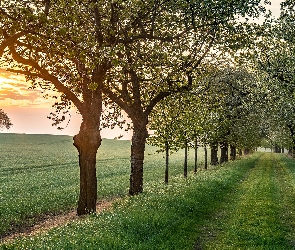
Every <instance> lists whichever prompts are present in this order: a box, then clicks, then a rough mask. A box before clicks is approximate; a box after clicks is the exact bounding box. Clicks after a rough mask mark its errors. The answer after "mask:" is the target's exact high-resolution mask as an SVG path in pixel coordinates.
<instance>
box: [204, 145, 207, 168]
mask: <svg viewBox="0 0 295 250" xmlns="http://www.w3.org/2000/svg"><path fill="white" fill-rule="evenodd" d="M204 151H205V166H204V168H205V169H206V170H207V169H208V152H207V147H204Z"/></svg>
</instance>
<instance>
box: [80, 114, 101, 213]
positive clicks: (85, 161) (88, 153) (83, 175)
mask: <svg viewBox="0 0 295 250" xmlns="http://www.w3.org/2000/svg"><path fill="white" fill-rule="evenodd" d="M98 124H99V123H98ZM98 124H97V122H93V119H91V118H89V119H85V118H84V119H83V122H82V124H81V127H80V131H79V133H78V134H77V135H75V136H74V146H75V147H76V148H77V150H78V152H79V166H80V195H79V201H78V208H77V214H78V215H84V214H89V213H94V212H96V201H97V179H96V153H97V150H98V148H99V146H100V144H101V136H100V130H99V125H98Z"/></svg>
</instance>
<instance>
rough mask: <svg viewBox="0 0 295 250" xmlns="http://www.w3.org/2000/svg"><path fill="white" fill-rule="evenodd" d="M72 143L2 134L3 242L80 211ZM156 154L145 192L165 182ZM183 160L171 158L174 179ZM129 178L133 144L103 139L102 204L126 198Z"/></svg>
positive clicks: (150, 157)
mask: <svg viewBox="0 0 295 250" xmlns="http://www.w3.org/2000/svg"><path fill="white" fill-rule="evenodd" d="M72 143H73V140H72V137H70V136H52V135H22V134H0V148H1V155H0V237H1V235H2V236H3V235H5V233H7V232H8V231H9V230H11V229H12V230H13V229H18V228H20V227H21V226H22V225H24V224H29V225H30V224H33V223H34V221H35V219H36V217H38V216H40V215H41V216H42V214H56V213H61V212H65V211H68V210H71V209H73V208H75V207H76V203H77V200H78V192H79V167H78V154H77V151H76V149H75V148H74V146H73V144H72ZM155 151H156V149H155V148H154V147H151V146H147V149H146V159H145V166H144V187H145V186H146V185H148V183H149V182H153V181H155V182H159V183H162V182H163V181H164V167H165V166H164V165H165V159H164V158H163V154H157V153H155ZM201 154H202V151H200V155H201ZM182 155H183V152H178V153H175V154H173V155H172V156H171V164H170V175H171V176H176V175H181V174H182V171H183V170H182V164H183V156H182ZM192 155H193V154H192ZM201 160H202V159H201ZM201 160H200V161H201ZM202 161H203V162H204V160H202ZM189 166H190V170H192V169H193V157H192V156H191V157H190V159H189ZM129 175H130V141H118V140H107V139H104V140H103V141H102V146H101V147H100V148H99V150H98V156H97V177H98V198H99V199H103V198H112V197H114V196H124V195H126V194H127V193H128V188H129Z"/></svg>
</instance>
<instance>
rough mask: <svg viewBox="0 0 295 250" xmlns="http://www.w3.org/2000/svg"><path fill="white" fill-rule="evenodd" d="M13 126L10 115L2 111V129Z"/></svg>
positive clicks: (0, 125) (0, 115) (0, 110)
mask: <svg viewBox="0 0 295 250" xmlns="http://www.w3.org/2000/svg"><path fill="white" fill-rule="evenodd" d="M11 126H12V123H11V121H10V118H9V117H8V115H7V114H6V113H5V112H4V110H3V109H0V129H1V130H2V129H4V128H6V129H9V128H10V127H11Z"/></svg>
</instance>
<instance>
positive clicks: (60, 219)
mask: <svg viewBox="0 0 295 250" xmlns="http://www.w3.org/2000/svg"><path fill="white" fill-rule="evenodd" d="M116 200H117V199H114V200H101V201H99V202H98V203H97V205H96V212H97V213H101V212H102V211H103V210H106V209H109V208H110V207H111V206H112V204H113V202H114V201H116ZM83 218H85V216H81V217H78V216H77V214H76V210H73V211H71V212H69V213H66V214H59V215H47V216H44V217H43V218H41V219H40V220H39V221H38V222H37V223H35V224H34V225H33V226H24V227H23V228H21V230H18V231H14V232H11V233H9V234H8V235H7V236H5V237H3V238H2V239H0V244H2V243H7V242H10V241H13V240H15V239H16V238H18V237H29V236H34V235H37V234H40V233H44V232H47V231H48V230H50V229H52V228H55V227H60V226H63V225H65V224H67V223H69V222H72V221H75V220H82V219H83Z"/></svg>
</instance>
